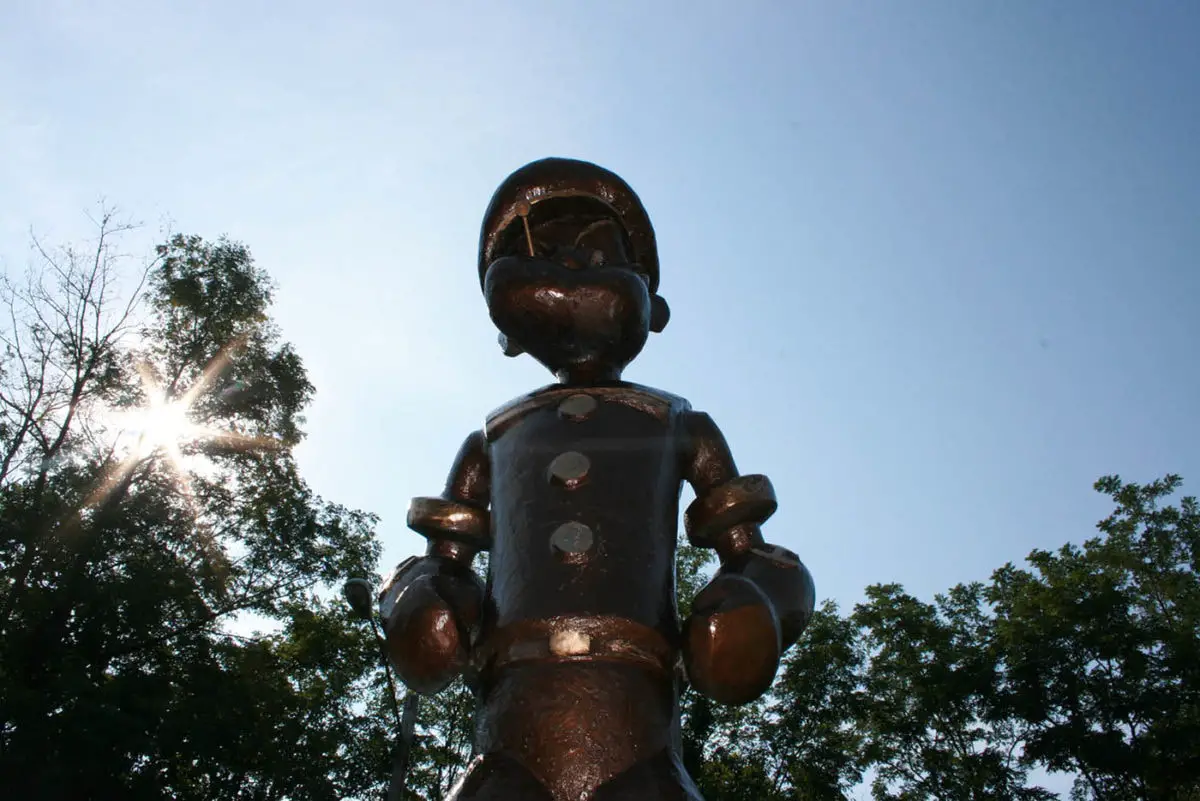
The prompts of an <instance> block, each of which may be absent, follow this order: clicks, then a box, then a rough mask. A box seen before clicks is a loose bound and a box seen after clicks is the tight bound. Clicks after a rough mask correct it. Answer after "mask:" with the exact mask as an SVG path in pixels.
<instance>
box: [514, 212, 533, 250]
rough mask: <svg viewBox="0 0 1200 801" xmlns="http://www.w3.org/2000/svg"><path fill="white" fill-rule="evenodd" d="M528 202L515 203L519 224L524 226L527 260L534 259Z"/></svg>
mask: <svg viewBox="0 0 1200 801" xmlns="http://www.w3.org/2000/svg"><path fill="white" fill-rule="evenodd" d="M529 212H530V207H529V202H528V201H525V200H522V201H520V202H518V203H517V214H519V215H520V216H521V222H522V223H524V225H525V244H526V245H528V246H529V258H531V259H532V258H533V257H534V255H535V254H534V252H533V234H532V233H530V231H529Z"/></svg>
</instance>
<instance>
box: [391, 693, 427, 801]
mask: <svg viewBox="0 0 1200 801" xmlns="http://www.w3.org/2000/svg"><path fill="white" fill-rule="evenodd" d="M420 702H421V697H420V696H419V695H417V694H416V693H414V692H413V691H412V690H409V691H408V692H407V693H405V694H404V715H403V716H402V717H401V719H400V736H399V737H398V738H397V740H396V751H395V753H394V755H393V756H392V782H391V785H390V786H389V787H388V795H387V801H401V799H403V797H404V790H405V786H406V782H407V779H408V758H409V754H411V753H412V741H413V732H414V730H415V729H416V723H417V707H418V706H419V705H420Z"/></svg>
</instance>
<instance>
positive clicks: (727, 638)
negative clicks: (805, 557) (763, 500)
mask: <svg viewBox="0 0 1200 801" xmlns="http://www.w3.org/2000/svg"><path fill="white" fill-rule="evenodd" d="M814 601H815V590H814V587H813V582H812V576H811V575H809V572H808V569H807V568H806V567H805V566H804V565H803V563H801V562H800V560H799V559H798V558H796V555H795V554H794V553H792V552H791V551H788V550H786V549H784V548H778V547H774V546H769V545H763V546H761V547H757V548H753V549H751V550H749V551H748V552H746V553H744V554H742V555H741V556H738V557H735V558H733V559H731V560H730V561H729V562H727V563H726V564H725V565H723V566H722V568H721V569H720V570H719V571H717V575H716V576H714V577H713V580H712V581H711V582H709V584H708V586H706V587H705V588H704V589H703V590H701V591H700V592H699V594H697V595H696V599H695V601H693V602H692V614H691V616H690V617H689V618H688V619H687V621H686V622H685V624H684V641H683V649H684V664H685V666H686V668H687V672H688V679H689V681H690V682H691V684H692V686H693V687H695V688H696V690H697V691H699V692H700V693H702V694H704V695H706V696H708V697H709V698H712V699H713V700H714V701H718V702H720V703H724V704H746V703H749V702H751V701H753V700H754V699H756V698H758V697H759V696H760V695H762V694H763V693H764V692H766V691H767V690H768V689H769V688H770V686H771V682H772V681H773V680H774V678H775V673H776V671H777V670H778V669H779V659H780V657H781V656H782V654H783V652H784V651H785V650H786V649H787V648H788V646H790V645H791V644H792V643H793V642H795V641H796V638H797V637H799V636H800V633H801V632H802V631H803V630H804V628H805V627H806V626H807V625H808V621H809V619H810V618H811V617H812V613H813V605H814Z"/></svg>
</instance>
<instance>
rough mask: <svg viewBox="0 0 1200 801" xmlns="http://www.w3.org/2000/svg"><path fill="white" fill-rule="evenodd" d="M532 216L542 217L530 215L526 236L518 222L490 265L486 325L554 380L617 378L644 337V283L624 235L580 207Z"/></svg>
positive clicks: (647, 309) (647, 302) (647, 312)
mask: <svg viewBox="0 0 1200 801" xmlns="http://www.w3.org/2000/svg"><path fill="white" fill-rule="evenodd" d="M551 203H553V201H546V204H547V205H549V204H551ZM536 211H540V212H542V214H541V215H536V214H534V215H531V221H530V229H529V236H528V237H527V236H526V234H525V229H524V226H523V225H522V224H521V223H520V221H518V222H517V224H516V225H515V226H513V227H512V228H510V230H509V232H508V235H507V237H506V239H505V241H504V244H503V246H502V247H501V248H500V249H499V250H498V252H499V253H500V254H501V255H500V257H499V258H497V259H496V260H495V261H493V262H492V264H491V265H490V266H489V267H488V270H487V274H486V276H485V279H484V296H485V297H486V298H487V304H488V310H489V312H490V313H491V317H492V320H493V321H494V322H495V324H496V326H497V327H498V328H499V329H500V331H501V333H503V334H504V335H505V337H507V339H508V340H509V342H510V343H512V344H515V345H516V346H518V347H519V348H521V349H523V350H524V351H525V352H527V353H529V354H530V355H531V356H533V357H534V358H535V359H537V360H538V361H540V362H541V363H542V364H544V365H546V366H547V367H548V368H550V370H551V371H553V372H555V373H557V374H560V375H561V374H563V373H564V372H566V373H568V374H572V375H575V374H579V375H595V376H602V375H604V374H606V373H614V372H615V373H617V374H619V372H620V370H621V369H622V368H623V367H624V366H625V365H626V364H628V363H629V362H630V361H632V360H633V359H634V357H635V356H637V354H638V353H639V352H640V351H641V349H642V347H643V346H644V345H645V343H646V337H647V336H648V334H649V331H650V321H651V310H652V307H653V303H652V300H651V295H650V288H649V278H648V277H647V276H646V274H645V273H644V272H642V271H641V268H640V267H639V266H638V265H636V264H631V263H630V258H629V248H628V245H627V243H626V238H625V233H624V231H623V230H622V228H621V227H620V225H619V224H618V223H617V222H616V221H615V220H614V219H613V218H612V217H611V216H609V215H605V214H602V213H598V212H595V211H584V210H581V209H579V208H578V207H575V208H568V209H564V210H563V212H562V213H560V214H555V213H554V209H553V208H547V209H542V208H541V207H540V206H539V207H537V208H536ZM514 229H515V230H514ZM530 240H532V243H533V254H532V255H530V253H529V243H530Z"/></svg>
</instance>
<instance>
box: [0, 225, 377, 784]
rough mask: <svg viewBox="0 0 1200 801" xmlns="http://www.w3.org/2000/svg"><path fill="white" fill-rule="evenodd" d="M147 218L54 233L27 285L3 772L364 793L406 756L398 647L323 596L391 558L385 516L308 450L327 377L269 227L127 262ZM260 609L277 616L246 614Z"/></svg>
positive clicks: (2, 650)
mask: <svg viewBox="0 0 1200 801" xmlns="http://www.w3.org/2000/svg"><path fill="white" fill-rule="evenodd" d="M127 230H128V226H125V225H122V224H119V223H117V222H116V220H115V218H114V216H113V215H112V214H108V213H106V214H104V215H103V216H102V217H101V218H100V220H99V221H98V236H97V241H96V243H95V244H94V246H93V247H92V248H91V249H90V250H89V251H87V253H86V255H85V253H84V252H81V251H78V250H73V249H63V250H51V249H49V248H46V247H42V246H41V245H40V244H39V245H38V247H37V248H36V251H35V252H36V254H37V257H38V261H37V262H36V263H35V265H34V266H33V268H32V269H31V271H30V273H29V276H28V280H27V281H25V283H23V284H18V283H16V282H15V281H8V282H7V283H6V285H5V287H4V295H3V300H4V302H5V305H6V311H7V315H6V317H7V319H6V320H5V321H4V323H2V324H0V346H2V347H3V352H2V353H0V359H2V361H0V406H2V411H0V626H2V627H3V637H2V638H0V781H3V783H4V786H5V787H6V790H8V791H9V792H11V793H13V794H14V795H24V796H27V797H36V798H45V799H80V798H117V797H122V798H162V797H172V798H179V799H188V798H216V797H221V798H246V799H251V798H254V799H260V798H261V799H269V798H283V797H288V798H293V799H300V798H313V799H316V798H329V799H335V798H337V799H341V798H346V797H354V796H359V795H361V794H363V793H364V792H367V791H368V790H372V789H374V788H377V787H378V786H380V784H381V779H382V777H384V776H386V754H387V747H386V744H385V731H384V730H383V725H386V724H381V723H380V722H379V721H380V720H386V719H382V718H379V717H378V716H377V715H373V714H372V712H373V710H374V709H376V708H381V706H382V703H383V695H382V691H383V690H382V683H381V681H380V678H381V677H380V674H379V671H378V670H377V669H376V666H377V656H376V654H377V652H376V650H375V645H374V642H373V641H372V640H370V638H369V636H368V633H367V632H365V631H362V630H361V629H360V628H359V627H356V626H355V625H354V624H353V623H352V622H351V621H350V620H349V618H348V615H347V614H345V613H343V612H341V611H340V609H335V608H334V607H331V606H330V605H329V604H328V603H327V602H325V601H323V600H322V597H323V596H325V595H327V594H328V589H329V585H330V584H333V583H340V582H341V580H342V579H343V578H345V577H346V576H348V575H370V574H371V573H372V571H373V568H374V564H375V560H376V558H377V556H378V546H377V544H376V543H375V540H374V536H373V525H374V519H373V518H372V517H371V516H370V515H366V514H364V513H361V512H357V511H353V510H349V509H346V508H344V507H341V506H338V505H336V504H331V503H328V502H326V501H323V500H322V499H320V498H318V497H317V496H316V495H314V493H313V492H312V491H311V489H309V487H308V486H307V485H306V484H305V482H304V481H303V479H302V478H301V477H300V475H299V472H298V470H297V468H296V464H295V462H294V460H293V458H292V456H291V452H290V448H291V446H292V445H294V444H295V443H296V442H298V441H299V440H300V438H301V436H302V433H301V428H300V427H301V424H302V422H303V419H302V417H301V413H302V411H303V409H304V407H305V406H306V404H307V403H308V402H309V400H310V399H311V397H312V392H313V388H312V386H311V385H310V384H309V382H308V380H307V377H306V375H305V371H304V368H303V364H302V362H301V361H300V359H299V357H298V356H297V354H295V352H294V351H293V350H292V349H291V347H290V346H288V345H287V344H285V343H282V342H280V339H279V333H278V331H277V330H276V329H275V327H274V326H273V325H272V324H271V322H270V320H269V317H268V310H269V305H270V301H271V285H270V281H269V279H268V278H267V276H266V274H265V273H264V272H263V271H262V270H260V269H259V268H258V267H257V266H255V264H254V262H253V260H252V258H251V256H250V254H249V252H248V251H247V250H246V248H245V247H243V246H242V245H239V244H237V243H234V242H229V241H226V240H220V241H218V242H215V243H209V242H206V241H204V240H202V239H200V238H198V237H185V236H175V237H172V238H171V239H170V240H169V241H168V242H166V243H165V244H163V245H161V246H160V247H159V248H158V249H157V251H156V253H155V256H154V257H153V258H152V259H151V260H150V261H149V263H148V264H146V265H144V268H143V269H141V270H138V271H137V272H135V273H134V274H133V275H132V277H127V273H125V272H123V268H124V263H123V261H122V258H121V257H120V256H119V254H118V251H117V250H116V246H117V240H118V239H119V237H120V235H121V234H122V233H123V232H124V231H127ZM123 279H125V280H124V284H122V280H123ZM122 286H124V287H125V289H126V290H127V291H126V292H125V294H124V295H123V296H122V294H121V293H120V289H121V288H122ZM143 287H145V289H146V291H145V293H144V295H143V294H142V293H141V291H140V290H141V289H142V288H143ZM143 301H144V302H143ZM122 429H133V430H135V431H136V436H132V437H131V436H129V435H122V433H121V432H122ZM246 614H253V615H256V616H258V618H259V619H260V620H263V621H264V622H265V624H270V625H274V626H276V627H277V629H278V630H277V631H276V632H275V633H273V634H268V635H261V636H253V637H240V636H236V635H235V634H233V633H231V632H230V630H229V627H228V624H229V623H230V622H232V621H233V620H234V619H235V618H237V617H238V616H243V615H246Z"/></svg>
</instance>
